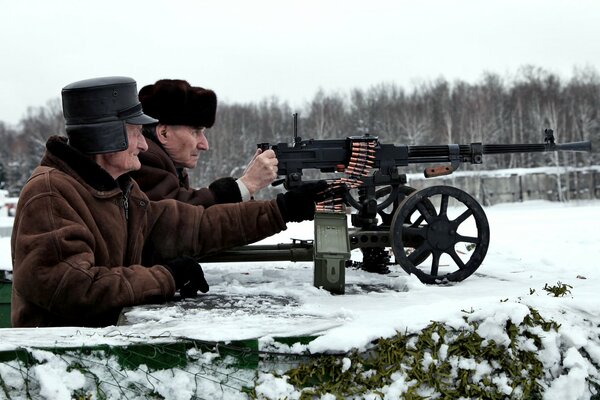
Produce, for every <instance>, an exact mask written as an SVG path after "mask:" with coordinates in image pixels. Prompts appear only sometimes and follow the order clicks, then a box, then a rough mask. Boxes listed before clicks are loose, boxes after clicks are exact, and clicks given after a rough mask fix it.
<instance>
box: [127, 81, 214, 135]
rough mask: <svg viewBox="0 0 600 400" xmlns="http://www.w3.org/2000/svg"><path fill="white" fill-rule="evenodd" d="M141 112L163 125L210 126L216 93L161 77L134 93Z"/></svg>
mask: <svg viewBox="0 0 600 400" xmlns="http://www.w3.org/2000/svg"><path fill="white" fill-rule="evenodd" d="M138 97H139V99H140V102H141V103H142V108H143V110H144V113H145V114H147V115H149V116H151V117H152V118H155V119H157V120H158V121H159V123H161V124H165V125H188V126H195V127H199V126H202V127H205V128H210V127H211V126H213V124H214V123H215V114H216V112H217V95H216V94H215V92H213V91H212V90H209V89H204V88H201V87H197V86H191V85H190V84H189V83H188V82H187V81H184V80H180V79H161V80H159V81H156V83H155V84H153V85H147V86H144V87H143V88H142V89H141V90H140V92H139V95H138Z"/></svg>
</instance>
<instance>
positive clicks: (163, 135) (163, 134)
mask: <svg viewBox="0 0 600 400" xmlns="http://www.w3.org/2000/svg"><path fill="white" fill-rule="evenodd" d="M168 137H169V130H168V128H167V125H164V124H158V125H156V138H157V139H158V141H159V142H160V144H163V145H164V144H165V143H166V142H167V138H168Z"/></svg>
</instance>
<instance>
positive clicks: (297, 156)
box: [201, 115, 591, 293]
mask: <svg viewBox="0 0 600 400" xmlns="http://www.w3.org/2000/svg"><path fill="white" fill-rule="evenodd" d="M296 118H297V116H296V115H294V141H293V143H292V144H291V145H290V144H287V143H278V144H275V145H270V144H268V143H260V144H259V145H258V146H259V147H260V148H262V149H268V148H271V149H273V151H274V152H275V154H276V156H277V159H278V161H279V164H278V175H279V176H281V177H282V178H281V179H280V180H279V181H276V182H274V184H283V185H284V187H285V188H286V189H288V190H292V189H293V188H294V187H296V186H298V185H300V184H302V183H303V182H306V179H305V174H304V172H305V171H306V172H308V170H316V171H319V172H320V173H321V174H317V175H318V176H319V179H322V174H323V173H331V174H333V178H331V179H328V182H329V183H330V189H329V191H330V193H329V196H327V197H328V199H327V200H324V201H322V202H320V203H317V215H316V216H315V225H316V227H315V240H316V241H317V243H316V245H315V246H313V245H312V244H311V243H307V242H305V241H303V242H297V243H292V244H288V245H275V246H273V247H269V246H261V247H260V248H253V247H255V246H244V247H241V248H237V249H233V250H231V251H230V252H225V253H222V254H220V255H216V256H212V257H211V258H209V259H207V260H201V261H203V262H205V261H234V260H236V261H243V260H244V259H245V257H251V259H252V260H253V261H258V260H265V261H280V260H292V261H304V260H311V259H313V260H315V268H316V267H317V259H318V258H319V255H322V254H321V253H323V252H320V251H319V248H322V249H327V248H329V247H331V246H330V244H331V243H329V244H325V245H320V243H319V240H328V239H327V238H328V237H330V238H331V237H335V238H336V239H333V241H334V242H335V243H337V244H336V246H337V247H338V250H337V251H338V252H339V253H340V254H347V257H348V258H349V250H353V249H361V251H362V253H363V261H362V268H363V269H366V270H368V271H373V272H387V271H388V268H387V265H389V264H390V252H389V251H388V250H387V249H388V248H391V249H392V251H393V254H394V257H395V262H396V263H397V264H399V265H400V266H401V267H402V268H403V269H404V270H405V271H406V272H408V273H409V274H411V273H412V274H415V275H417V277H418V278H419V279H420V280H421V281H422V282H424V283H444V282H457V281H462V280H463V279H465V278H467V277H468V276H470V275H471V274H472V273H473V272H475V270H477V268H478V267H479V266H480V265H481V263H482V261H483V259H484V257H485V255H486V252H487V249H488V245H489V240H490V234H489V224H488V221H487V217H486V215H485V212H484V210H483V208H482V207H481V205H480V204H479V203H478V202H477V201H476V200H475V199H474V198H473V197H472V196H471V195H469V194H468V193H466V192H464V191H462V190H460V189H458V188H455V187H451V186H432V187H428V188H425V189H422V190H419V191H417V190H415V189H414V188H412V187H410V186H407V178H406V174H401V173H400V172H399V168H400V167H406V166H408V165H410V164H427V165H431V166H428V167H426V168H425V169H424V174H425V176H426V177H428V178H429V177H436V176H442V175H448V174H451V173H453V172H454V171H456V170H457V169H458V168H459V166H460V164H461V163H470V164H481V163H483V156H484V155H486V154H509V153H534V152H551V151H576V152H589V151H591V142H589V141H583V142H574V143H563V144H558V143H556V142H555V139H554V134H553V131H552V130H550V129H546V130H545V131H544V142H543V143H539V144H483V143H471V144H468V145H459V144H449V145H426V146H411V145H393V144H383V143H381V142H380V141H379V139H378V137H377V136H373V135H369V134H365V135H361V136H350V137H347V138H345V139H332V140H328V139H324V140H315V139H309V140H302V139H301V138H300V137H298V135H297V119H296ZM347 206H350V207H351V208H352V209H354V212H353V213H352V214H351V217H350V220H351V225H352V228H350V229H348V230H347V235H348V243H349V249H348V248H344V246H343V243H342V242H341V241H340V240H339V234H336V235H331V233H327V234H319V232H321V231H322V232H324V231H323V230H319V229H318V227H317V225H318V224H319V223H320V222H319V221H321V220H322V219H321V218H319V215H320V214H327V213H337V214H342V215H344V217H343V218H344V221H346V219H345V218H346V217H345V211H346V207H347ZM326 221H329V222H325V224H329V225H327V226H328V227H329V228H333V229H340V227H339V223H338V224H337V226H335V224H334V225H331V221H332V220H331V219H326ZM343 225H344V227H345V226H346V225H347V223H346V222H343ZM345 232H346V231H345ZM329 240H332V239H329ZM340 246H341V247H340ZM324 253H325V258H327V257H326V256H327V251H325V252H324ZM246 260H248V259H247V258H246ZM248 261H249V260H248ZM346 261H347V260H346ZM336 262H337V261H336ZM325 264H327V262H326V261H325ZM332 271H333V270H330V271H329V278H331V280H332V282H330V283H331V285H328V278H327V273H325V275H323V276H321V273H318V272H317V270H316V269H315V286H323V287H325V288H326V289H327V288H328V289H330V290H331V291H332V292H337V293H340V292H341V293H343V282H342V284H341V285H340V282H339V281H340V280H342V281H343V277H344V275H343V267H342V268H341V270H339V269H338V268H337V267H336V269H335V271H334V273H331V272H332ZM336 280H337V281H336ZM328 286H329V287H328Z"/></svg>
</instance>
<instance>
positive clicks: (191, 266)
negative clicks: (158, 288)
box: [165, 256, 208, 298]
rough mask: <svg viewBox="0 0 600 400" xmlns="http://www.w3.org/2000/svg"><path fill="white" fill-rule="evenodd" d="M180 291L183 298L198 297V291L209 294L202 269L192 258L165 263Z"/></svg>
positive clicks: (185, 257) (184, 257) (176, 259)
mask: <svg viewBox="0 0 600 400" xmlns="http://www.w3.org/2000/svg"><path fill="white" fill-rule="evenodd" d="M165 264H166V265H165V267H167V269H168V270H169V272H170V273H171V275H173V279H175V287H176V288H177V289H179V294H180V295H181V297H182V298H186V297H196V295H197V294H198V290H200V291H201V292H202V293H206V292H208V283H207V282H206V279H204V272H202V267H201V266H200V264H198V262H197V261H196V260H194V259H193V258H192V257H188V256H183V257H179V258H175V259H173V260H171V261H169V262H166V263H165Z"/></svg>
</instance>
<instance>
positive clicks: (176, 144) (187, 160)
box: [156, 124, 208, 168]
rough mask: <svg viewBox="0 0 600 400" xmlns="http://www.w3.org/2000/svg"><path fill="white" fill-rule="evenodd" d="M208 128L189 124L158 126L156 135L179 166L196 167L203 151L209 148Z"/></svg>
mask: <svg viewBox="0 0 600 400" xmlns="http://www.w3.org/2000/svg"><path fill="white" fill-rule="evenodd" d="M205 131H206V128H204V127H201V126H187V125H163V124H158V126H157V127H156V137H157V138H158V140H159V141H160V143H161V144H162V146H163V147H164V149H165V151H166V152H167V154H168V155H169V157H170V158H171V160H173V163H174V164H175V166H176V167H178V168H195V167H196V164H197V163H198V158H199V155H200V152H201V151H206V150H208V140H207V139H206V136H205V135H204V132H205Z"/></svg>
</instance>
